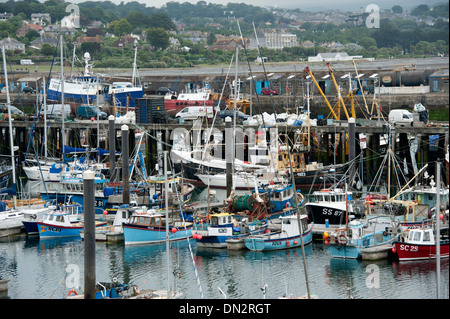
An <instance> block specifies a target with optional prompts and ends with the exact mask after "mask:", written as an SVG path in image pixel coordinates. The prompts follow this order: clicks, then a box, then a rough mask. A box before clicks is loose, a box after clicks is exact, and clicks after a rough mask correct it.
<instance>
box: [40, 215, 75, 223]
mask: <svg viewBox="0 0 450 319" xmlns="http://www.w3.org/2000/svg"><path fill="white" fill-rule="evenodd" d="M42 222H43V223H45V224H51V225H59V226H64V225H65V226H68V225H70V224H71V223H72V222H71V220H70V218H69V215H68V214H66V213H61V212H52V213H49V214H45V215H44V217H43V220H42Z"/></svg>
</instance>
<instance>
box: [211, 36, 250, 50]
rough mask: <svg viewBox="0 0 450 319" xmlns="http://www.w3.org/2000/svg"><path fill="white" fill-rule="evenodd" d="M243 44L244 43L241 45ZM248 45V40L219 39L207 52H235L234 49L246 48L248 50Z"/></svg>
mask: <svg viewBox="0 0 450 319" xmlns="http://www.w3.org/2000/svg"><path fill="white" fill-rule="evenodd" d="M242 42H244V43H242ZM249 45H250V40H249V39H247V38H244V39H243V40H242V39H240V38H232V39H219V40H217V41H216V44H214V45H212V46H210V47H209V48H208V50H210V51H215V50H223V51H235V50H236V47H239V48H243V47H244V48H246V49H248V47H249Z"/></svg>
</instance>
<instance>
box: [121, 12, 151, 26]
mask: <svg viewBox="0 0 450 319" xmlns="http://www.w3.org/2000/svg"><path fill="white" fill-rule="evenodd" d="M125 19H126V20H127V21H128V22H130V24H131V25H132V26H133V28H141V29H145V28H148V26H149V22H150V21H149V20H150V19H149V17H148V16H147V15H145V14H143V13H142V12H138V11H131V12H130V13H128V14H127V15H126V17H125Z"/></svg>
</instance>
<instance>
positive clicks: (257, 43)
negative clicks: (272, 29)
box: [252, 21, 277, 122]
mask: <svg viewBox="0 0 450 319" xmlns="http://www.w3.org/2000/svg"><path fill="white" fill-rule="evenodd" d="M252 24H253V30H254V31H255V38H256V46H257V48H258V54H259V58H260V59H261V65H262V67H263V72H264V78H265V79H266V82H267V84H268V85H269V86H268V88H269V97H270V102H271V104H272V110H273V114H274V116H275V122H276V120H277V116H276V112H275V104H274V103H273V98H272V93H271V92H270V82H269V79H268V77H267V73H266V67H265V65H264V60H263V58H262V56H261V50H260V47H259V41H258V35H257V34H256V28H255V23H254V22H253V21H252Z"/></svg>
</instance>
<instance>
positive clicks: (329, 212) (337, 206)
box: [305, 188, 363, 229]
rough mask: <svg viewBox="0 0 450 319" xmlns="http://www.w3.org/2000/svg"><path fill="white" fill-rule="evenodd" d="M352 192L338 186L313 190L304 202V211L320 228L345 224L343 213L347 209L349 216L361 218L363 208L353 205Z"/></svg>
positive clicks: (333, 227)
mask: <svg viewBox="0 0 450 319" xmlns="http://www.w3.org/2000/svg"><path fill="white" fill-rule="evenodd" d="M352 200H353V193H352V192H350V191H349V192H347V197H346V194H345V191H344V190H342V189H340V188H330V189H328V188H324V189H321V190H319V191H314V192H313V193H312V195H311V196H310V200H309V202H308V203H306V204H305V209H306V213H307V215H308V218H309V220H310V221H312V222H314V226H315V227H317V228H319V229H322V228H329V229H335V228H338V227H340V226H342V225H343V224H345V222H346V221H345V215H346V211H347V209H348V212H349V216H351V218H361V217H362V216H363V210H362V209H361V208H360V207H356V206H355V205H354V202H353V201H352Z"/></svg>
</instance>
